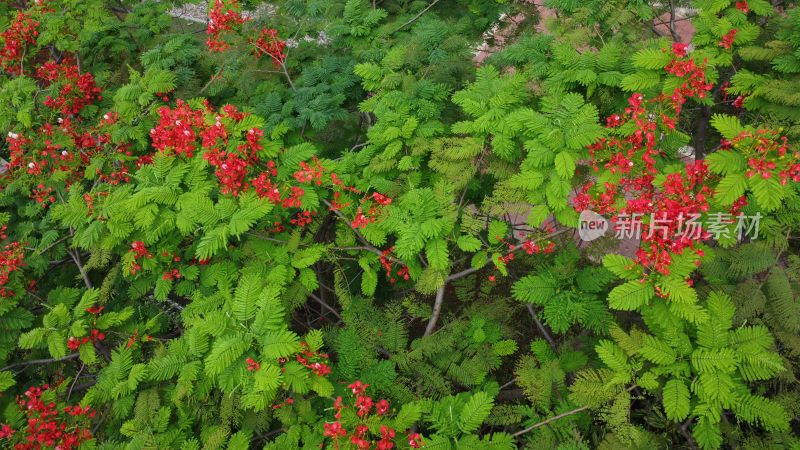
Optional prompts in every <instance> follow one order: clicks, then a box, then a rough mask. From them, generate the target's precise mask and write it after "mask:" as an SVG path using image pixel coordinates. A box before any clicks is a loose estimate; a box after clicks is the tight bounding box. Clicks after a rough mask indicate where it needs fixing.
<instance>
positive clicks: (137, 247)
mask: <svg viewBox="0 0 800 450" xmlns="http://www.w3.org/2000/svg"><path fill="white" fill-rule="evenodd" d="M128 251H130V252H133V261H134V263H133V265H132V266H131V274H135V273H136V272H139V271H140V270H142V266H141V265H140V264H139V263H138V261H139V260H140V259H142V258H147V259H151V258H152V257H153V254H152V253H150V252H149V251H147V247H146V246H145V245H144V242H142V241H135V242H134V243H133V244H131V249H130V250H128Z"/></svg>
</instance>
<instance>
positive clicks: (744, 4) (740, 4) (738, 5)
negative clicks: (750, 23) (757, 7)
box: [736, 1, 750, 14]
mask: <svg viewBox="0 0 800 450" xmlns="http://www.w3.org/2000/svg"><path fill="white" fill-rule="evenodd" d="M736 9H738V10H739V11H741V12H743V13H745V14H746V13H748V12H750V7H749V5H748V4H747V2H746V1H741V2H736Z"/></svg>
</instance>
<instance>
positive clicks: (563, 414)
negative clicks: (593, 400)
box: [511, 384, 637, 437]
mask: <svg viewBox="0 0 800 450" xmlns="http://www.w3.org/2000/svg"><path fill="white" fill-rule="evenodd" d="M636 387H637V385H635V384H634V385H633V386H629V387H628V388H626V389H625V390H626V391H628V392H630V391H632V390H634V389H636ZM587 409H589V407H588V406H581V407H580V408H575V409H573V410H572V411H567V412H565V413H561V414H559V415H557V416H553V417H551V418H549V419H547V420H543V421H541V422H539V423H535V424H533V425H531V426H529V427H528V428H525V429H524V430H519V431H517V432H516V433H514V434H512V435H511V436H513V437H517V436H521V435H523V434H525V433H527V432H529V431H533V430H535V429H537V428H540V427H543V426H545V425H547V424H549V423H551V422H555V421H556V420H559V419H563V418H564V417H569V416H572V415H575V414H578V413H579V412H583V411H586V410H587Z"/></svg>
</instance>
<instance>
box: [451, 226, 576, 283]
mask: <svg viewBox="0 0 800 450" xmlns="http://www.w3.org/2000/svg"><path fill="white" fill-rule="evenodd" d="M568 231H575V230H573V229H572V228H565V229H563V230H559V231H556V232H555V233H550V234H548V235H547V236H546V237H545V238H547V239H549V238H553V237H556V236H558V235H560V234H564V233H566V232H568ZM523 245H524V243H522V244H517V245H515V246H514V248H512V249H510V250H508V251H507V252H506V255H508V254H509V253H514V252H516V251H517V250H519V249H521V248H522V246H523ZM487 264H489V261H486V263H485V264H484V265H483V266H481V267H479V268H477V269H476V268H474V267H470V268H469V269H464V270H462V271H461V272H456V273H454V274H451V275H450V276H449V277H447V281H448V282H450V281H453V280H458V279H459V278H464V277H466V276H467V275H472V274H473V273H475V272H478V271H479V270H481V269H483V268H484V267H486V265H487Z"/></svg>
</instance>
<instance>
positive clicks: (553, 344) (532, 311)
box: [525, 303, 557, 352]
mask: <svg viewBox="0 0 800 450" xmlns="http://www.w3.org/2000/svg"><path fill="white" fill-rule="evenodd" d="M525 306H527V307H528V312H529V313H530V314H531V317H532V318H533V321H534V322H535V323H536V328H538V329H539V333H541V334H542V336H544V338H545V339H546V340H547V342H548V343H549V344H550V348H552V349H553V351H554V352H555V351H557V349H556V341H554V340H553V337H552V336H550V333H548V332H547V329H546V328H545V327H544V325H542V322H541V321H539V317H537V316H536V310H535V309H533V305H531V304H530V303H528V304H527V305H525Z"/></svg>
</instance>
